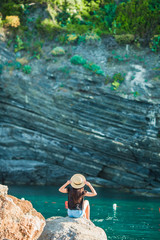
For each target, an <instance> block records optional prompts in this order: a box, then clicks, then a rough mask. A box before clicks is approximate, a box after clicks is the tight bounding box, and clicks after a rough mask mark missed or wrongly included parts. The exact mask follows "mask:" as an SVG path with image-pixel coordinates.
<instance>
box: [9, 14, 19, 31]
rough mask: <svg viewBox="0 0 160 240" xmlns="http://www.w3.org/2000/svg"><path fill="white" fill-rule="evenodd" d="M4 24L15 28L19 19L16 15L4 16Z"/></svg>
mask: <svg viewBox="0 0 160 240" xmlns="http://www.w3.org/2000/svg"><path fill="white" fill-rule="evenodd" d="M5 25H6V26H7V27H13V28H17V27H18V26H20V20H19V17H18V16H6V21H5Z"/></svg>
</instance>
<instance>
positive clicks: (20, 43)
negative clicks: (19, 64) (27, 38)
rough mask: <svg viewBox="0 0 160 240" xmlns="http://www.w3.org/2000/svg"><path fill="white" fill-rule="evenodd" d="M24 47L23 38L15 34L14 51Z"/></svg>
mask: <svg viewBox="0 0 160 240" xmlns="http://www.w3.org/2000/svg"><path fill="white" fill-rule="evenodd" d="M24 48H25V46H24V42H23V40H22V39H21V38H20V37H19V36H18V35H17V36H16V44H15V46H14V51H15V52H18V51H20V50H23V49H24Z"/></svg>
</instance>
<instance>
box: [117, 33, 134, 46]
mask: <svg viewBox="0 0 160 240" xmlns="http://www.w3.org/2000/svg"><path fill="white" fill-rule="evenodd" d="M114 37H115V39H116V41H117V42H118V43H119V44H129V43H133V42H134V38H135V37H134V35H133V34H129V33H128V34H121V35H115V36H114Z"/></svg>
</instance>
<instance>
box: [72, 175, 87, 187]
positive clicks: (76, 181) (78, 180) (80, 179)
mask: <svg viewBox="0 0 160 240" xmlns="http://www.w3.org/2000/svg"><path fill="white" fill-rule="evenodd" d="M85 181H86V178H85V177H84V176H83V175H82V174H79V173H77V174H74V175H73V176H72V177H71V186H72V187H73V188H76V189H78V188H82V187H84V185H85Z"/></svg>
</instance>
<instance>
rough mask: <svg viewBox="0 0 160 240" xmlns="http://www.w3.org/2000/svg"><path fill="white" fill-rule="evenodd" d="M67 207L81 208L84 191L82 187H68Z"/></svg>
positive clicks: (71, 208) (72, 208)
mask: <svg viewBox="0 0 160 240" xmlns="http://www.w3.org/2000/svg"><path fill="white" fill-rule="evenodd" d="M67 189H68V208H69V209H70V210H82V208H83V202H84V195H85V193H86V191H85V190H84V188H80V189H75V188H73V187H70V186H69V187H68V188H67Z"/></svg>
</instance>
